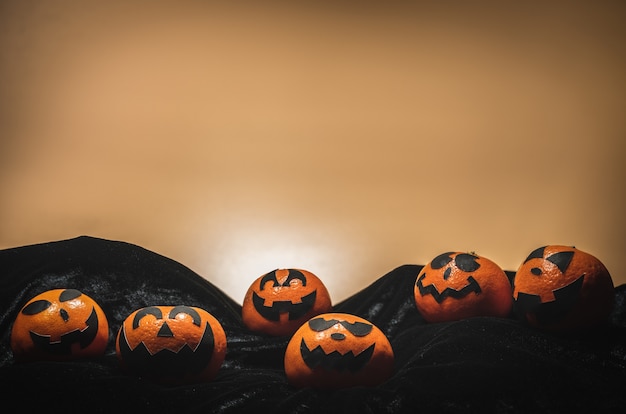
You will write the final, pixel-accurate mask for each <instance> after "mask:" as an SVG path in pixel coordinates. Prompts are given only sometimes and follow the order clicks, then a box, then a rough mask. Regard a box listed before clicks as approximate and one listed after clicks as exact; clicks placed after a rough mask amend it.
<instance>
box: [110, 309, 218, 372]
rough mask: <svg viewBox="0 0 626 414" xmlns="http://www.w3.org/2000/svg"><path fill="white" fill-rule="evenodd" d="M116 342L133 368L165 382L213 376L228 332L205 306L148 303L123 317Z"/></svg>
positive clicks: (121, 356)
mask: <svg viewBox="0 0 626 414" xmlns="http://www.w3.org/2000/svg"><path fill="white" fill-rule="evenodd" d="M115 347H116V352H117V356H118V358H119V360H120V361H121V363H122V366H123V367H124V368H125V369H127V370H128V371H129V372H131V373H134V374H137V375H140V376H144V377H146V378H148V379H151V380H154V381H157V382H163V383H191V382H201V381H210V380H212V379H213V378H214V377H215V375H216V374H217V372H218V370H219V368H220V367H221V365H222V363H223V362H224V358H225V355H226V334H225V332H224V329H223V328H222V325H221V324H220V322H219V321H218V320H217V319H216V318H215V317H214V316H213V315H211V314H210V313H209V312H207V311H205V310H204V309H200V308H197V307H193V306H149V307H146V308H141V309H138V310H136V311H135V312H133V313H131V314H130V315H129V316H128V317H127V318H126V319H125V320H124V323H123V324H122V326H121V327H120V330H119V332H118V335H117V339H116V343H115Z"/></svg>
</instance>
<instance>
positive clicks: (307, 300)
mask: <svg viewBox="0 0 626 414" xmlns="http://www.w3.org/2000/svg"><path fill="white" fill-rule="evenodd" d="M316 298H317V291H313V292H311V293H309V294H308V295H306V296H303V297H302V301H301V302H300V303H293V302H290V301H288V300H279V301H274V303H273V304H272V306H265V304H264V303H265V300H264V299H263V298H262V297H260V296H259V295H257V294H256V292H253V295H252V303H253V304H254V309H256V311H257V312H258V313H259V315H261V316H263V317H264V318H265V319H267V320H268V321H275V322H276V321H279V320H280V314H281V313H288V314H289V320H290V321H294V320H297V319H300V318H302V317H303V316H304V315H306V314H307V312H308V311H310V310H311V309H312V308H313V305H315V299H316Z"/></svg>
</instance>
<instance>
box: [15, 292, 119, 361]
mask: <svg viewBox="0 0 626 414" xmlns="http://www.w3.org/2000/svg"><path fill="white" fill-rule="evenodd" d="M108 340H109V324H108V321H107V318H106V316H105V314H104V312H103V311H102V309H101V308H100V306H99V305H98V304H97V303H96V302H95V301H94V300H93V299H92V298H90V297H89V296H87V295H85V294H84V293H81V292H80V291H78V290H76V289H53V290H49V291H46V292H43V293H41V294H39V295H37V296H35V297H34V298H32V299H31V300H30V301H29V302H28V303H27V304H26V305H25V306H24V307H23V308H22V309H21V310H20V312H19V314H18V315H17V317H16V319H15V322H14V324H13V328H12V330H11V348H12V350H13V354H14V356H15V358H16V359H17V360H70V359H78V358H85V357H97V356H100V355H102V354H103V353H104V351H105V348H106V346H107V342H108Z"/></svg>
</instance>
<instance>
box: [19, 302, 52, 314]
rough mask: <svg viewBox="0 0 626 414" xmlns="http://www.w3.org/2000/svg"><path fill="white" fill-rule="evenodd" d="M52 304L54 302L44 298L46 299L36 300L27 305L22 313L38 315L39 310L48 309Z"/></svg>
mask: <svg viewBox="0 0 626 414" xmlns="http://www.w3.org/2000/svg"><path fill="white" fill-rule="evenodd" d="M50 305H52V303H51V302H48V301H47V300H44V299H40V300H36V301H34V302H31V303H29V304H28V305H26V306H25V307H24V309H22V313H23V314H24V315H36V314H38V313H39V312H43V311H45V310H46V309H48V308H49V307H50Z"/></svg>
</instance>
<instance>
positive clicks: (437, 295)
mask: <svg viewBox="0 0 626 414" xmlns="http://www.w3.org/2000/svg"><path fill="white" fill-rule="evenodd" d="M425 277H426V273H424V274H423V275H422V276H420V277H419V278H418V279H417V283H416V285H417V288H418V289H419V292H420V295H422V296H426V295H432V297H433V298H434V299H435V300H436V301H437V303H441V302H443V301H444V300H445V299H446V298H448V297H451V298H454V299H461V298H464V297H465V296H467V295H469V294H470V293H475V294H477V295H478V294H480V293H481V292H482V290H481V289H480V285H479V284H478V282H477V281H476V279H474V278H473V277H472V276H470V277H468V278H467V281H468V284H467V285H465V286H464V287H463V288H462V289H459V290H457V289H452V288H449V287H447V288H445V289H444V290H443V292H439V291H438V290H437V288H436V287H435V285H433V284H430V285H427V286H424V284H423V283H422V280H424V278H425Z"/></svg>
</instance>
